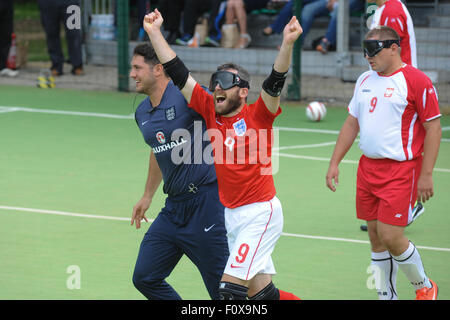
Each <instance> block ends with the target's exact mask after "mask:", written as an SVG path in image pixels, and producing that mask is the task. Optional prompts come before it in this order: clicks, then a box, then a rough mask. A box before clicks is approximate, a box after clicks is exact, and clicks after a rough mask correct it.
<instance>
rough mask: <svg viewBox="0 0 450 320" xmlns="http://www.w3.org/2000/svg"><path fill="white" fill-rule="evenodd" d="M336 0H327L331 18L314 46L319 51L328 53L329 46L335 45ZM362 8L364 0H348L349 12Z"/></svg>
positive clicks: (361, 9)
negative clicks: (324, 31) (320, 38)
mask: <svg viewBox="0 0 450 320" xmlns="http://www.w3.org/2000/svg"><path fill="white" fill-rule="evenodd" d="M337 6H338V0H329V1H328V4H327V9H328V10H329V11H330V16H331V20H330V22H329V23H328V29H327V33H326V34H325V36H324V37H323V38H322V40H320V43H319V44H318V45H317V46H316V50H317V51H319V52H321V53H324V54H326V53H328V51H329V50H330V48H331V47H335V46H336V30H337V14H338V10H337ZM363 10H364V0H350V3H349V11H350V14H352V13H354V12H358V11H363Z"/></svg>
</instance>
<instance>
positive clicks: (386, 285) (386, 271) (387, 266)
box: [371, 250, 398, 300]
mask: <svg viewBox="0 0 450 320" xmlns="http://www.w3.org/2000/svg"><path fill="white" fill-rule="evenodd" d="M371 266H376V267H378V268H379V273H378V275H379V277H380V279H379V280H378V283H377V293H378V299H380V300H397V299H398V297H397V289H396V281H397V270H398V266H397V263H395V262H394V261H393V259H392V257H391V255H390V254H389V251H387V250H386V251H384V252H372V262H371Z"/></svg>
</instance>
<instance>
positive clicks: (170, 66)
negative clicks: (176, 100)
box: [163, 56, 189, 90]
mask: <svg viewBox="0 0 450 320" xmlns="http://www.w3.org/2000/svg"><path fill="white" fill-rule="evenodd" d="M163 67H164V70H166V72H167V74H168V75H169V77H170V78H171V79H172V81H173V83H174V84H175V85H176V86H177V87H178V88H179V89H180V90H181V89H183V88H184V85H185V84H186V81H187V79H188V77H189V70H188V69H187V68H186V66H185V65H184V63H183V61H181V59H180V58H178V56H176V57H175V58H173V59H172V60H170V61H168V62H166V63H163Z"/></svg>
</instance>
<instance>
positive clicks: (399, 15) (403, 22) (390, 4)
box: [367, 0, 417, 68]
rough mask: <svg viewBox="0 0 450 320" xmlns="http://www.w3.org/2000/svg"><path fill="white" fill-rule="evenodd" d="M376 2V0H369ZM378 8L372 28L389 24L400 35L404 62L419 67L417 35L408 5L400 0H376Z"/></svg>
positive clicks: (401, 54)
mask: <svg viewBox="0 0 450 320" xmlns="http://www.w3.org/2000/svg"><path fill="white" fill-rule="evenodd" d="M367 2H374V0H371V1H369V0H367ZM375 2H376V4H377V6H378V9H377V10H376V11H375V14H374V15H373V20H372V25H371V26H370V29H373V28H375V27H377V26H388V27H391V28H392V29H394V30H395V31H396V32H397V33H398V35H399V36H400V48H401V53H400V56H401V58H402V61H403V62H404V63H407V64H409V65H412V66H413V67H414V68H417V53H416V36H415V34H414V25H413V22H412V19H411V15H410V14H409V12H408V9H407V8H406V6H405V5H404V4H403V3H402V2H401V1H398V0H376V1H375Z"/></svg>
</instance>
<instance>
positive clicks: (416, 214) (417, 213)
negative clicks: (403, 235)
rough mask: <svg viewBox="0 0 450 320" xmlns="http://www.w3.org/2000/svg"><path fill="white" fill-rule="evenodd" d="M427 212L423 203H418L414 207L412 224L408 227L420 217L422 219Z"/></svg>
mask: <svg viewBox="0 0 450 320" xmlns="http://www.w3.org/2000/svg"><path fill="white" fill-rule="evenodd" d="M424 212H425V207H424V206H423V205H422V202H420V201H417V202H416V205H415V206H414V208H413V209H412V219H411V222H410V223H408V226H409V225H410V224H411V223H413V222H414V221H416V219H417V218H418V217H420V216H421V215H422V213H424Z"/></svg>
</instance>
